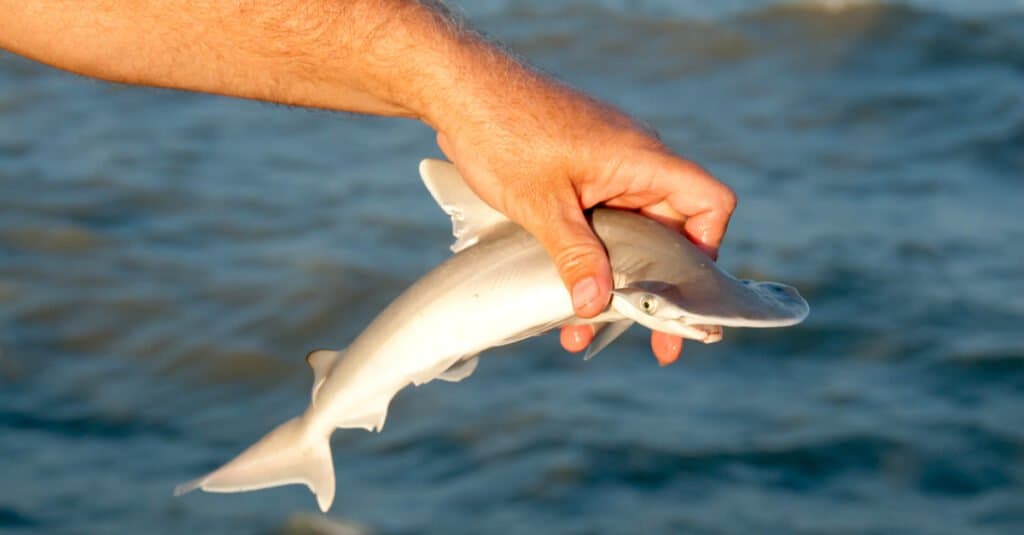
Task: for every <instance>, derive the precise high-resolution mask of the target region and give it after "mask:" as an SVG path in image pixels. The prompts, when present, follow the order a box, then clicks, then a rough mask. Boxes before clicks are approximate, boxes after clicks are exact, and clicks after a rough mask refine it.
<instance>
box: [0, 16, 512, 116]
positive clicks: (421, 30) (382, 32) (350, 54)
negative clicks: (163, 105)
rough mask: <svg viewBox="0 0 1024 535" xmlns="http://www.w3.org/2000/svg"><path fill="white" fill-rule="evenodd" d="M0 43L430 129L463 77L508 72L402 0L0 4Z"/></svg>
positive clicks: (109, 73) (135, 79) (136, 77)
mask: <svg viewBox="0 0 1024 535" xmlns="http://www.w3.org/2000/svg"><path fill="white" fill-rule="evenodd" d="M0 47H3V48H6V49H9V50H11V51H13V52H15V53H18V54H21V55H25V56H27V57H30V58H33V59H36V60H38V61H41V62H43V63H47V64H50V65H52V66H55V67H58V68H61V69H65V70H69V71H73V72H76V73H79V74H83V75H86V76H91V77H96V78H102V79H106V80H111V81H115V82H124V83H133V84H142V85H150V86H160V87H170V88H176V89H185V90H191V91H202V92H208V93H217V94H222V95H230V96H237V97H244V98H252V99H259V100H267V101H273V102H282V103H287V104H294V105H300V106H311V107H318V108H327V109H335V110H347V111H354V112H362V113H372V114H379V115H391V116H404V117H414V118H419V119H422V120H424V121H426V122H428V123H431V124H432V125H433V126H435V127H438V124H436V123H439V122H443V120H442V119H441V118H443V117H444V116H446V115H448V114H450V113H451V111H452V110H451V109H450V108H454V107H455V106H457V105H459V103H457V102H453V101H452V100H453V99H454V98H455V96H454V95H455V93H456V91H455V87H456V84H458V83H459V79H460V78H461V79H462V80H463V81H464V80H465V79H466V78H471V77H477V78H479V77H480V76H479V73H478V72H477V71H485V70H486V69H487V65H486V64H487V63H488V62H493V61H499V62H503V63H505V67H504V68H515V67H514V66H513V64H514V62H512V61H511V60H510V59H509V58H507V57H500V56H502V55H500V54H497V53H496V52H495V51H494V50H493V49H491V48H490V45H487V44H486V43H483V42H481V41H480V40H479V39H477V38H475V37H474V36H473V35H472V34H470V33H469V32H464V31H462V30H460V29H458V28H457V27H455V26H454V25H453V24H451V23H450V22H449V21H448V20H446V19H445V18H444V17H443V15H441V14H440V13H438V11H437V10H436V9H435V8H431V7H429V6H428V5H424V4H423V3H421V2H416V1H411V0H316V1H310V0H286V1H276V2H242V1H217V0H213V1H204V2H197V1H192V0H158V1H154V0H134V1H103V2H100V1H92V2H87V1H81V0H71V1H67V0H51V1H40V2H25V1H24V0H0ZM460 98H461V97H460Z"/></svg>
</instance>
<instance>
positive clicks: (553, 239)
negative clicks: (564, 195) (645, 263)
mask: <svg viewBox="0 0 1024 535" xmlns="http://www.w3.org/2000/svg"><path fill="white" fill-rule="evenodd" d="M552 208H555V209H554V210H552V211H550V212H547V214H548V215H546V216H545V217H542V218H530V220H529V221H524V224H523V226H524V227H525V228H526V230H527V231H529V232H530V233H531V234H533V235H534V236H535V237H536V238H537V239H538V240H539V241H540V243H541V245H543V246H544V249H545V250H547V252H548V255H550V256H551V258H552V259H553V260H554V262H555V266H556V267H557V268H558V274H559V276H561V278H562V282H563V283H564V284H565V287H566V289H567V290H568V291H569V295H570V296H571V297H572V304H573V309H574V310H575V311H576V315H577V316H580V317H583V318H590V317H593V316H596V315H598V314H600V313H601V312H603V311H604V309H605V308H606V307H607V305H608V300H609V298H610V296H611V291H612V270H611V265H610V264H609V262H608V253H607V252H606V251H605V248H604V245H602V244H601V242H600V240H598V239H597V236H595V235H594V232H593V230H591V228H590V224H589V223H588V222H587V219H586V217H585V216H584V215H583V211H582V210H580V209H579V208H578V207H577V206H566V205H564V204H563V205H562V206H560V207H552ZM559 208H560V209H559ZM552 213H554V214H556V215H555V216H554V217H552V215H551V214H552Z"/></svg>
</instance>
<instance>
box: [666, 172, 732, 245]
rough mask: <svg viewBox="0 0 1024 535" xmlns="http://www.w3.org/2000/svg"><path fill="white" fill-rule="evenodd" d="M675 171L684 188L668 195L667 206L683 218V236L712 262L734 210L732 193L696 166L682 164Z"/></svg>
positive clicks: (728, 188) (727, 187)
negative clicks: (682, 181) (684, 185)
mask: <svg viewBox="0 0 1024 535" xmlns="http://www.w3.org/2000/svg"><path fill="white" fill-rule="evenodd" d="M677 169H678V172H677V173H676V175H677V177H681V178H683V179H684V183H685V184H687V186H686V187H683V188H680V189H678V190H676V191H674V192H673V193H672V194H670V195H669V196H668V197H667V200H668V204H669V205H670V207H671V208H672V209H673V210H675V211H677V212H679V213H681V214H685V215H686V220H685V223H684V224H683V233H684V234H685V235H686V237H687V238H688V239H689V240H690V241H692V242H693V243H694V244H696V245H697V246H698V247H700V248H701V249H702V250H703V251H704V252H705V253H707V254H708V255H709V256H710V257H711V258H712V259H715V258H717V257H718V248H719V246H721V244H722V238H724V237H725V231H726V229H727V228H728V226H729V218H731V217H732V213H733V212H734V211H735V210H736V202H737V201H736V194H735V193H734V192H733V191H732V189H731V188H730V187H729V186H726V185H725V184H723V183H721V182H719V181H718V180H716V179H715V177H713V176H711V174H710V173H708V172H707V171H705V170H704V169H702V168H701V167H699V166H697V165H694V164H692V163H689V162H685V163H684V164H682V165H681V166H680V167H678V168H677ZM677 179H678V178H677Z"/></svg>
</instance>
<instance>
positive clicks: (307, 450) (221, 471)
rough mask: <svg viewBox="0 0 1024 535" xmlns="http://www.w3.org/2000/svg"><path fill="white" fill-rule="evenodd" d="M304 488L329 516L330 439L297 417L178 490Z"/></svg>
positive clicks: (331, 492) (176, 490)
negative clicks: (284, 486)
mask: <svg viewBox="0 0 1024 535" xmlns="http://www.w3.org/2000/svg"><path fill="white" fill-rule="evenodd" d="M290 484H303V485H306V486H307V487H309V490H310V491H312V492H313V494H315V495H316V503H317V505H319V506H320V510H321V511H322V512H325V513H326V512H327V510H328V509H330V507H331V503H332V502H333V501H334V463H333V461H332V459H331V444H330V436H329V435H327V436H324V435H323V434H322V433H319V432H316V431H312V430H311V429H310V428H309V427H308V426H307V425H306V424H305V422H304V421H303V418H302V417H301V416H300V417H297V418H292V419H291V420H288V421H287V422H285V423H283V424H281V425H279V426H278V427H277V428H276V429H274V430H273V431H271V432H270V433H268V434H267V435H266V436H265V437H263V438H262V439H260V440H259V442H257V443H255V444H253V445H252V446H249V449H247V450H245V451H243V452H242V453H240V454H239V455H238V456H237V457H235V458H234V459H232V460H231V461H230V462H228V463H227V464H225V465H224V466H222V467H220V468H218V469H216V470H214V471H213V472H210V473H209V474H207V475H205V476H203V477H201V478H199V479H195V480H192V481H189V482H187V483H182V484H181V485H178V486H177V487H175V488H174V495H175V496H181V495H182V494H185V493H186V492H191V491H193V490H195V489H202V490H205V491H207V492H244V491H248V490H257V489H265V488H269V487H278V486H281V485H290Z"/></svg>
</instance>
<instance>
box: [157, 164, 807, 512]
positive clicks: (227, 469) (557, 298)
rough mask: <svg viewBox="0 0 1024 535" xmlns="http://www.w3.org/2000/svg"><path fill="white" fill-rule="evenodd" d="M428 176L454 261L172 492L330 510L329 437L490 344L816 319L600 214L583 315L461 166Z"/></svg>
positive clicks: (773, 289) (800, 304) (783, 290)
mask: <svg viewBox="0 0 1024 535" xmlns="http://www.w3.org/2000/svg"><path fill="white" fill-rule="evenodd" d="M420 172H421V175H422V176H423V180H424V182H425V184H426V186H427V188H428V190H430V192H431V194H432V195H433V196H434V198H435V200H437V202H438V204H439V205H440V206H441V207H442V209H443V210H444V211H445V212H447V213H448V214H449V216H451V218H452V222H453V225H454V234H455V236H456V238H457V240H456V243H455V244H454V245H453V246H452V250H453V251H454V252H455V253H456V254H454V255H453V256H452V257H450V258H449V259H447V260H446V261H445V262H443V263H441V264H440V265H439V266H437V267H436V268H434V269H433V270H432V271H430V272H429V273H427V274H426V275H424V276H423V277H422V278H421V279H419V280H418V281H416V282H415V283H414V284H413V285H412V286H410V287H409V288H408V289H407V290H406V291H405V292H403V293H402V294H401V295H399V296H398V297H397V298H396V299H395V300H394V301H393V302H391V304H390V305H388V306H387V307H386V308H385V309H384V310H383V311H381V313H380V314H378V315H377V317H376V318H374V320H373V321H372V322H371V323H370V324H369V325H368V326H367V327H366V329H365V330H364V331H363V332H362V333H361V334H360V335H359V336H358V337H357V338H356V339H355V340H353V341H352V343H351V344H350V345H349V346H348V347H347V348H346V349H344V350H339V351H331V350H318V351H314V352H312V353H310V354H309V355H308V356H307V361H308V363H309V365H310V367H311V368H312V369H313V373H314V380H313V390H312V395H311V402H310V405H309V407H308V408H307V409H306V411H305V412H304V413H303V414H302V415H300V416H298V417H296V418H293V419H291V420H289V421H287V422H285V423H284V424H281V425H280V426H278V427H277V428H276V429H274V430H273V431H271V432H270V433H269V434H267V435H266V436H265V437H263V438H262V439H261V440H260V441H258V442H256V443H255V444H254V445H252V446H251V447H250V448H248V449H247V450H245V451H243V452H242V453H241V454H239V455H238V456H237V457H235V458H234V459H233V460H231V461H230V462H228V463H227V464H225V465H224V466H222V467H220V468H218V469H217V470H215V471H213V472H211V473H209V474H207V475H205V476H203V477H201V478H199V479H196V480H194V481H190V482H187V483H183V484H182V485H179V486H178V487H177V488H176V489H175V495H180V494H184V493H186V492H189V491H191V490H194V489H197V488H199V489H203V490H206V491H209V492H242V491H248V490H256V489H261V488H268V487H276V486H280V485H287V484H304V485H306V486H307V487H309V489H310V490H311V491H312V492H313V493H314V494H315V495H316V499H317V503H318V505H319V507H320V509H321V511H325V512H326V511H327V510H328V509H329V508H330V506H331V504H332V502H333V500H334V492H335V480H334V467H333V462H332V459H331V451H330V443H329V439H330V436H331V433H333V431H334V430H335V429H337V428H357V427H361V428H365V429H368V430H378V431H379V430H380V429H381V428H382V427H383V425H384V420H385V418H386V415H387V409H388V405H389V404H390V402H391V399H392V398H393V397H394V396H395V394H397V393H398V391H399V390H401V389H402V388H405V387H406V386H407V385H409V384H413V385H419V384H423V383H426V382H428V381H431V380H434V379H441V380H446V381H459V380H462V379H464V378H466V377H468V376H469V375H470V374H472V372H473V371H474V369H475V368H476V364H477V355H478V354H479V353H480V352H482V351H484V350H486V349H489V348H492V347H497V346H501V345H505V344H511V343H513V342H517V341H519V340H523V339H526V338H530V337H532V336H536V335H539V334H541V333H544V332H547V331H549V330H551V329H555V328H558V327H560V326H563V325H566V324H570V323H588V324H595V325H596V327H597V329H598V335H597V337H596V338H595V340H594V342H593V343H592V344H591V346H590V348H588V352H587V355H586V358H590V357H592V356H593V355H594V354H596V353H597V352H598V351H600V350H601V349H602V348H604V347H605V346H607V345H608V344H609V343H611V342H612V341H613V340H614V339H615V338H616V337H617V336H619V335H620V334H621V333H622V332H624V331H625V330H626V329H627V328H628V327H629V326H630V325H632V324H633V323H634V322H636V323H640V324H641V325H643V326H645V327H647V328H649V329H654V330H659V331H664V332H668V333H672V334H676V335H679V336H683V337H686V338H691V339H696V340H699V341H702V342H705V343H712V342H717V341H719V340H720V339H721V338H722V327H723V326H727V327H783V326H788V325H794V324H796V323H799V322H801V321H803V319H804V318H805V317H806V316H807V314H808V312H809V307H808V305H807V302H806V301H804V299H803V298H802V297H801V296H800V294H799V293H798V292H797V291H796V290H795V289H794V288H792V287H789V286H786V285H783V284H779V283H773V282H753V281H741V280H737V279H736V278H734V277H732V276H731V275H729V274H728V273H726V272H725V271H724V270H722V269H721V268H719V267H718V265H717V264H715V263H714V262H712V261H711V260H710V259H709V258H708V257H707V256H706V255H705V254H704V253H703V252H701V251H700V250H699V249H697V247H695V246H694V245H693V244H691V243H690V242H689V241H688V240H686V238H685V237H683V236H681V235H680V234H678V233H676V232H674V231H672V230H670V229H668V228H666V227H664V226H663V225H661V224H659V223H657V222H655V221H652V220H650V219H648V218H646V217H643V216H641V215H638V214H635V213H632V212H625V211H619V210H612V209H605V208H598V209H596V210H594V211H593V212H592V213H591V216H590V217H591V224H592V226H593V228H594V230H595V232H596V233H597V235H598V237H599V238H600V239H601V241H602V242H603V243H604V245H605V248H606V249H607V251H608V254H609V258H610V260H611V265H612V271H613V279H614V288H615V290H614V292H613V296H612V300H611V304H610V305H609V307H608V309H607V310H606V311H605V312H603V313H602V314H601V315H599V316H598V317H596V318H592V319H587V320H583V319H580V318H577V317H575V315H574V314H573V308H572V303H571V301H570V298H569V295H568V292H567V291H566V289H565V287H564V286H563V284H562V281H561V279H560V278H559V276H558V271H557V270H556V268H555V265H554V263H553V262H552V261H551V259H550V258H549V257H548V255H547V254H546V252H545V251H544V249H543V248H542V247H541V246H540V244H539V243H538V242H537V241H536V240H535V239H534V238H533V237H532V236H531V235H530V234H528V233H527V232H526V231H524V230H523V229H521V228H520V227H518V226H516V225H514V224H513V223H511V222H510V221H508V220H507V219H505V217H504V216H503V215H501V214H500V213H498V212H496V211H494V210H493V209H491V208H490V207H489V206H487V205H486V204H485V203H483V202H482V201H481V200H479V199H478V198H477V197H476V196H475V195H474V194H473V193H472V191H471V190H470V189H469V188H468V187H467V186H466V185H465V183H464V182H463V181H462V178H461V177H460V176H459V174H458V172H457V171H456V170H455V168H454V166H452V165H451V164H448V163H446V162H440V161H435V160H424V162H423V163H421V165H420Z"/></svg>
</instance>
